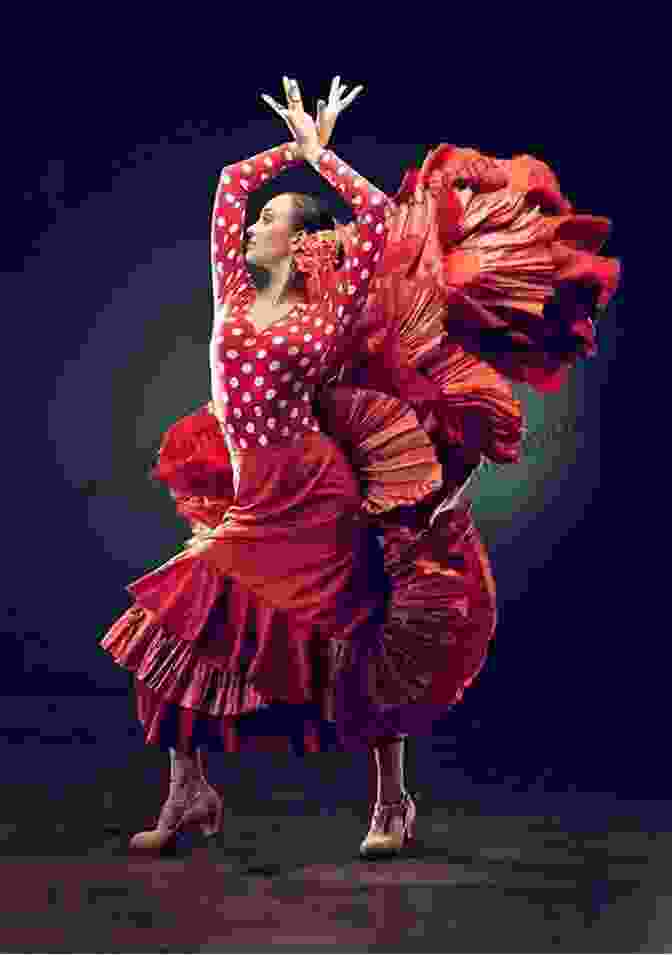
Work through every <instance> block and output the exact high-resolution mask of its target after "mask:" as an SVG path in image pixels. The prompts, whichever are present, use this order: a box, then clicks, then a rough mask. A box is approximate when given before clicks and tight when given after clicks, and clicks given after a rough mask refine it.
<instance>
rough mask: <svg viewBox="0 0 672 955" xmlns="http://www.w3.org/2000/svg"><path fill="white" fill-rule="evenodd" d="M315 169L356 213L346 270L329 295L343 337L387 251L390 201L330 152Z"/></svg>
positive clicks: (323, 155)
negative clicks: (387, 222)
mask: <svg viewBox="0 0 672 955" xmlns="http://www.w3.org/2000/svg"><path fill="white" fill-rule="evenodd" d="M314 168H315V169H316V170H317V171H318V172H319V173H320V175H322V176H324V178H325V179H327V180H328V182H329V183H330V184H331V185H332V186H333V187H334V189H337V190H338V192H340V193H341V195H342V197H343V199H344V200H345V202H347V203H348V205H349V206H350V207H351V209H352V210H353V211H354V212H355V213H356V214H357V215H356V219H355V223H354V230H353V235H352V238H351V239H350V241H349V242H348V243H347V244H346V248H345V252H346V258H345V261H344V263H343V267H342V268H341V269H339V270H338V272H336V273H335V274H334V279H333V282H332V284H331V289H330V294H329V299H330V308H331V310H332V311H333V312H334V315H335V318H336V325H337V329H338V331H339V333H340V334H343V332H344V325H345V326H347V325H348V324H349V322H350V320H351V319H352V317H353V311H354V310H357V311H359V310H360V309H361V307H362V306H363V304H364V302H365V301H366V296H367V293H368V290H369V285H370V284H371V279H372V277H373V274H374V272H375V269H376V264H377V262H378V261H379V260H380V258H381V256H382V253H383V250H384V248H385V241H386V238H387V234H386V223H385V219H386V210H387V209H388V207H389V206H390V204H391V199H389V198H388V196H386V195H385V193H384V192H382V191H381V190H380V189H377V188H376V187H375V186H373V185H372V184H371V183H370V182H368V180H366V179H364V177H363V176H360V175H359V173H357V172H355V170H354V169H351V168H350V166H348V165H347V164H346V163H344V162H343V160H342V159H339V157H338V156H336V155H335V154H334V153H333V152H331V150H329V149H326V150H324V151H323V152H322V154H321V157H320V159H319V160H318V162H316V163H315V164H314Z"/></svg>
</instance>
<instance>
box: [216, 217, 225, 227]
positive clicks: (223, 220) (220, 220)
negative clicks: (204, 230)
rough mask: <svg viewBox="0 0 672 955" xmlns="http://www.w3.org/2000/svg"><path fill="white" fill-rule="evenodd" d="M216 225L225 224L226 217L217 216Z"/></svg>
mask: <svg viewBox="0 0 672 955" xmlns="http://www.w3.org/2000/svg"><path fill="white" fill-rule="evenodd" d="M217 225H218V226H225V225H226V219H225V218H224V216H217Z"/></svg>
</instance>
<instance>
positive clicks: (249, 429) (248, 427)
mask: <svg viewBox="0 0 672 955" xmlns="http://www.w3.org/2000/svg"><path fill="white" fill-rule="evenodd" d="M245 430H246V431H247V433H248V434H252V433H253V431H254V430H255V427H254V423H253V422H252V421H250V422H248V423H247V424H246V425H245Z"/></svg>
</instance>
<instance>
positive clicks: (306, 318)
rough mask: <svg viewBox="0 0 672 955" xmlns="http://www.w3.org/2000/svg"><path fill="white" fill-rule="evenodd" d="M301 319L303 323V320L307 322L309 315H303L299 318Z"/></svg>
mask: <svg viewBox="0 0 672 955" xmlns="http://www.w3.org/2000/svg"><path fill="white" fill-rule="evenodd" d="M301 321H302V322H304V323H305V322H309V321H310V315H304V316H303V318H302V319H301Z"/></svg>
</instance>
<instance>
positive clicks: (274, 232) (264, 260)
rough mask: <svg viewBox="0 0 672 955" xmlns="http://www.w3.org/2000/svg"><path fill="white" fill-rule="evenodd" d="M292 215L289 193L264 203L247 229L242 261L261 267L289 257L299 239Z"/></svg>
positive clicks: (272, 264) (271, 265)
mask: <svg viewBox="0 0 672 955" xmlns="http://www.w3.org/2000/svg"><path fill="white" fill-rule="evenodd" d="M293 217H294V208H293V205H292V197H291V196H290V195H287V194H285V195H281V196H275V197H274V198H273V199H271V200H270V201H269V202H267V203H266V205H265V206H264V207H263V209H262V210H261V212H260V213H259V218H258V219H257V221H256V222H255V223H254V225H251V226H250V227H249V229H248V230H247V239H248V241H247V248H246V252H245V260H246V261H247V262H249V263H251V264H252V265H257V266H259V267H260V268H272V267H273V266H274V265H277V264H278V263H279V262H281V261H282V260H283V259H286V258H288V257H289V256H290V255H291V254H292V252H293V251H294V245H295V244H296V243H297V241H298V236H297V235H296V233H295V232H294V229H293Z"/></svg>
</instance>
